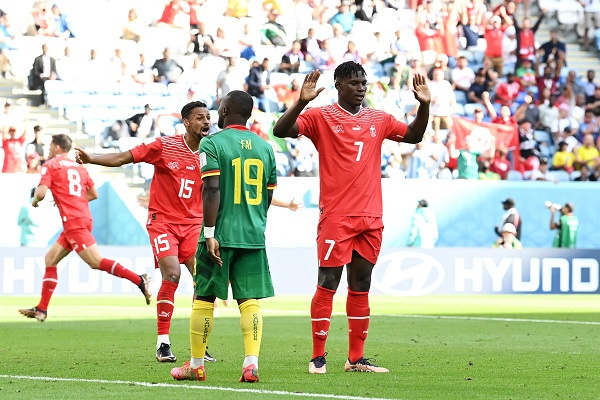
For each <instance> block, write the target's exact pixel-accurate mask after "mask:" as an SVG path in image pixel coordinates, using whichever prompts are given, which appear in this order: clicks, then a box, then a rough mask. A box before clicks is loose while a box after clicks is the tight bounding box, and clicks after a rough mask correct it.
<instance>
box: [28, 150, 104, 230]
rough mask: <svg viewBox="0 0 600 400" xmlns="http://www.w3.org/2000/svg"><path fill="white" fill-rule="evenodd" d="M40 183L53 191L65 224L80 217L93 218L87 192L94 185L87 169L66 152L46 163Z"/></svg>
mask: <svg viewBox="0 0 600 400" xmlns="http://www.w3.org/2000/svg"><path fill="white" fill-rule="evenodd" d="M40 185H46V186H48V188H49V189H50V191H51V192H52V197H54V202H55V203H56V206H57V207H58V211H59V213H60V216H61V219H62V221H63V225H64V224H65V223H66V222H70V221H73V220H75V219H78V218H87V219H92V214H91V213H90V206H89V204H88V201H87V199H86V198H85V194H86V192H87V191H88V190H89V189H91V188H92V187H94V181H92V178H90V174H88V172H87V170H86V169H85V168H84V167H83V166H82V165H81V164H78V163H77V162H75V161H73V160H71V159H69V158H68V157H67V155H66V154H61V155H58V156H56V157H54V158H52V159H51V160H48V161H47V162H45V163H44V166H43V167H42V179H41V180H40Z"/></svg>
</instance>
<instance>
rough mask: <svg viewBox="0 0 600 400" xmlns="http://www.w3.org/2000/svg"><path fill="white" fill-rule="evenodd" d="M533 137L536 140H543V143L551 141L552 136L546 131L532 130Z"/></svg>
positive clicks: (539, 141)
mask: <svg viewBox="0 0 600 400" xmlns="http://www.w3.org/2000/svg"><path fill="white" fill-rule="evenodd" d="M533 138H534V139H535V140H536V141H537V142H538V143H541V142H544V143H552V138H551V137H550V134H549V133H548V132H546V131H534V132H533Z"/></svg>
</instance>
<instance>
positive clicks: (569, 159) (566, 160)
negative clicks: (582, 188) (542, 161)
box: [550, 142, 575, 173]
mask: <svg viewBox="0 0 600 400" xmlns="http://www.w3.org/2000/svg"><path fill="white" fill-rule="evenodd" d="M568 146H569V145H568V144H567V142H559V143H558V150H557V151H556V152H555V153H554V156H552V166H551V167H550V170H551V171H558V170H563V171H566V172H568V173H571V172H573V170H574V169H575V168H574V166H573V164H574V163H575V154H573V152H571V151H567V147H568Z"/></svg>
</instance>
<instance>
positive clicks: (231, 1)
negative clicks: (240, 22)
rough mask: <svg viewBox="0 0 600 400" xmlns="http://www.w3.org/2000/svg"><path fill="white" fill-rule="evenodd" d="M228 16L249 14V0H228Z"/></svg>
mask: <svg viewBox="0 0 600 400" xmlns="http://www.w3.org/2000/svg"><path fill="white" fill-rule="evenodd" d="M225 15H226V16H228V17H235V18H243V17H247V16H248V0H227V10H226V11H225Z"/></svg>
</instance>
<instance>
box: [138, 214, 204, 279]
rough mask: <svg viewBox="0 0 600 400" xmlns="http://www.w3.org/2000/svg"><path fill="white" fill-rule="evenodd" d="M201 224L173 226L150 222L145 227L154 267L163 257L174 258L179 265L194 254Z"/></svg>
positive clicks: (156, 266)
mask: <svg viewBox="0 0 600 400" xmlns="http://www.w3.org/2000/svg"><path fill="white" fill-rule="evenodd" d="M201 227H202V225H201V224H190V225H179V224H177V225H175V224H168V223H156V222H151V223H150V224H149V225H147V226H146V229H147V230H148V235H149V236H150V246H151V247H152V253H153V254H154V267H155V268H158V260H160V259H161V258H163V257H165V256H176V257H177V258H178V259H179V263H180V264H185V262H186V261H187V260H189V259H190V258H191V257H193V256H194V254H196V248H197V247H198V239H199V238H200V228H201Z"/></svg>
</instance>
